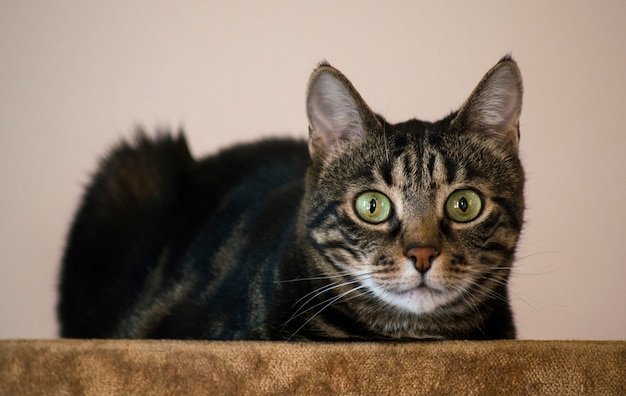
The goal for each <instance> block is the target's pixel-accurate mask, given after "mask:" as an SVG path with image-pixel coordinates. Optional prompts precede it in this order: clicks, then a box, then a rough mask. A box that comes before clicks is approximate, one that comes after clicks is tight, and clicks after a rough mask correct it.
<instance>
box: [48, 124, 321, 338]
mask: <svg viewBox="0 0 626 396" xmlns="http://www.w3.org/2000/svg"><path fill="white" fill-rule="evenodd" d="M308 161H309V159H308V151H307V146H306V143H304V142H303V141H299V140H291V139H269V140H264V141H260V142H256V143H251V144H245V145H238V146H234V147H232V148H228V149H225V150H222V151H220V152H218V153H217V154H214V155H211V156H208V157H206V158H203V159H200V160H195V159H194V158H193V157H192V155H191V154H190V152H189V149H188V147H187V143H186V141H185V138H184V137H183V136H182V135H180V136H178V137H172V136H171V135H168V134H166V135H161V136H158V137H156V138H148V137H146V136H145V134H138V135H137V137H136V138H135V140H134V141H133V142H132V143H128V142H123V143H121V144H119V145H118V146H117V147H115V148H114V149H113V150H112V151H111V152H110V154H109V155H108V156H106V157H105V158H104V159H103V160H102V162H101V163H100V165H99V168H98V170H97V172H96V173H95V175H94V176H93V178H92V181H91V183H90V184H89V185H88V187H87V189H86V192H85V195H84V197H83V200H82V204H81V206H80V208H79V210H78V213H77V215H76V218H75V220H74V223H73V224H72V227H71V230H70V233H69V236H68V242H67V247H66V251H65V255H64V258H63V269H62V274H61V285H60V289H61V294H60V301H59V307H58V309H59V316H60V318H61V323H62V329H61V332H62V335H63V336H65V337H77V338H83V337H106V336H110V335H111V334H112V333H114V332H115V327H116V325H117V324H118V323H119V321H120V320H122V319H123V318H124V317H125V316H126V315H127V313H128V312H129V310H131V309H132V307H133V305H134V304H135V303H136V301H137V299H138V298H139V297H138V296H139V295H140V293H139V291H141V290H142V289H143V288H144V287H145V286H146V279H147V278H148V276H149V274H150V273H152V272H154V269H155V267H156V266H157V265H158V264H159V262H162V261H163V260H164V259H165V257H167V260H168V261H169V262H171V265H172V266H176V265H177V262H180V261H181V259H180V258H182V257H185V256H186V255H188V254H189V252H188V250H189V249H190V247H191V246H192V244H193V242H194V240H197V239H198V238H199V237H201V233H205V232H206V230H207V229H214V230H219V229H222V230H226V229H228V228H229V227H231V226H232V224H234V223H236V222H237V219H238V217H239V216H241V214H242V213H244V212H246V210H248V209H249V207H250V204H251V203H255V202H257V203H258V202H264V200H267V196H268V194H272V193H273V192H275V191H277V190H281V189H285V188H287V187H286V186H289V185H294V184H295V185H296V186H295V187H292V188H291V190H293V191H300V190H301V188H300V187H298V186H297V185H298V184H302V183H303V181H304V173H305V172H306V167H307V165H308ZM287 189H289V188H287ZM298 194H299V193H297V192H296V193H295V195H296V197H295V199H297V195H298ZM282 195H289V194H282ZM291 195H294V194H293V193H292V194H291ZM280 196H281V195H280V194H279V195H278V196H277V197H275V198H277V199H280ZM285 200H286V203H281V206H283V207H284V205H291V206H294V205H297V203H296V202H293V200H294V197H291V198H287V199H285ZM270 207H271V205H270ZM276 215H279V214H276ZM204 253H205V254H209V253H210V252H204Z"/></svg>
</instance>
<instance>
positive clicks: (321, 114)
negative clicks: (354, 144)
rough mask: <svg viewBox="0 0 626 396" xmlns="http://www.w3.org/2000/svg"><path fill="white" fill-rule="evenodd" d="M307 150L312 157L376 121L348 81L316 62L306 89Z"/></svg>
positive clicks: (359, 135)
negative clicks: (317, 64)
mask: <svg viewBox="0 0 626 396" xmlns="http://www.w3.org/2000/svg"><path fill="white" fill-rule="evenodd" d="M306 107H307V116H308V118H309V151H310V153H311V157H312V158H313V159H314V160H315V159H317V158H320V157H322V156H324V155H325V154H326V153H327V152H329V151H330V150H333V149H335V148H336V147H337V146H338V145H339V144H340V143H341V142H346V141H352V140H357V139H362V138H363V137H365V135H366V134H367V132H368V131H370V130H371V129H372V128H375V127H376V126H380V123H379V122H378V120H377V119H376V116H375V115H374V113H373V112H372V111H371V110H370V109H369V107H368V106H367V105H366V104H365V102H364V101H363V99H362V98H361V96H360V95H359V93H358V92H357V91H356V90H355V89H354V87H353V86H352V84H351V83H350V81H348V79H347V78H346V77H345V76H344V75H343V74H341V72H339V71H338V70H337V69H335V68H333V67H332V66H330V65H327V64H322V65H321V66H319V67H318V68H317V69H315V71H314V72H313V74H312V75H311V78H310V80H309V87H308V90H307V101H306Z"/></svg>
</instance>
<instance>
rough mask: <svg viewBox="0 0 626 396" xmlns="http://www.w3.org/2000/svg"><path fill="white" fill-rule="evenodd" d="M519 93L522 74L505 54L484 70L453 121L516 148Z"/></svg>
mask: <svg viewBox="0 0 626 396" xmlns="http://www.w3.org/2000/svg"><path fill="white" fill-rule="evenodd" d="M522 95H523V85H522V75H521V73H520V71H519V68H518V67H517V64H516V63H515V61H514V60H513V59H512V58H511V57H510V56H506V57H504V58H502V59H501V60H500V62H498V63H497V64H496V65H495V66H494V67H493V68H492V69H491V70H489V72H487V74H485V76H484V77H483V79H482V80H481V82H480V83H479V84H478V86H477V87H476V88H475V89H474V92H472V94H471V95H470V97H469V99H468V100H467V101H466V102H465V104H464V105H463V107H461V110H459V112H458V114H457V116H456V117H455V119H454V121H453V123H454V124H456V125H457V126H459V127H461V129H462V130H465V131H471V132H478V133H483V134H485V135H486V136H487V137H489V138H491V139H494V140H495V141H496V142H497V143H499V144H500V145H501V146H503V147H509V148H511V149H512V150H514V151H517V149H518V144H519V118H520V115H521V111H522Z"/></svg>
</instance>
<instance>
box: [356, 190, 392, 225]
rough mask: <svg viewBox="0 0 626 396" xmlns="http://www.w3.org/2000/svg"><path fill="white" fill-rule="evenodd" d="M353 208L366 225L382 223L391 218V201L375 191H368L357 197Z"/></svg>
mask: <svg viewBox="0 0 626 396" xmlns="http://www.w3.org/2000/svg"><path fill="white" fill-rule="evenodd" d="M354 206H355V209H356V213H357V214H358V215H359V217H360V218H361V219H363V220H365V221H367V222H368V223H372V224H378V223H382V222H383V221H385V220H387V219H389V216H391V201H390V200H389V198H387V197H386V196H385V195H384V194H381V193H379V192H377V191H368V192H366V193H363V194H361V195H359V196H358V197H357V198H356V201H355V202H354Z"/></svg>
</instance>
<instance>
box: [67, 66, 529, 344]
mask: <svg viewBox="0 0 626 396" xmlns="http://www.w3.org/2000/svg"><path fill="white" fill-rule="evenodd" d="M521 96H522V83H521V76H520V74H519V70H518V68H517V66H516V64H515V62H514V61H513V60H512V59H510V58H509V57H506V58H504V59H502V60H501V61H500V62H499V63H498V64H497V65H496V66H495V67H494V68H493V69H492V70H490V71H489V72H488V73H487V75H486V76H485V77H484V78H483V80H482V81H481V82H480V84H479V85H478V87H477V88H476V89H475V91H474V92H473V93H472V95H470V98H469V99H468V100H467V101H466V103H465V104H464V105H463V106H462V107H461V109H460V110H459V111H458V112H455V113H453V114H451V115H449V116H447V117H445V118H444V119H442V120H440V121H437V122H434V123H430V122H424V121H419V120H409V121H406V122H403V123H399V124H390V123H388V122H387V121H385V120H384V119H383V118H382V117H380V116H378V115H375V114H374V113H373V112H372V111H371V110H370V109H369V108H368V106H367V105H366V104H365V102H364V101H363V100H362V98H361V97H360V95H359V94H358V93H357V91H356V90H355V89H354V87H353V86H352V85H351V84H350V82H349V81H348V80H347V79H346V78H345V77H344V76H343V75H342V74H341V73H340V72H339V71H337V70H336V69H334V68H332V67H331V66H329V65H327V64H322V65H320V67H318V68H317V69H316V70H315V71H314V72H313V74H312V76H311V79H310V82H309V90H308V94H307V110H308V115H309V124H310V137H309V142H308V143H307V142H304V141H299V140H288V139H284V140H283V139H274V140H265V141H261V142H257V143H252V144H247V145H240V146H236V147H233V148H230V149H226V150H223V151H221V152H219V153H217V154H216V155H213V156H209V157H207V158H204V159H200V160H195V159H193V158H192V156H191V155H190V153H189V150H188V148H187V145H186V142H185V139H184V137H183V136H182V135H179V136H178V137H171V136H170V135H167V134H165V135H161V136H159V137H157V138H155V139H149V138H147V137H145V135H144V134H142V133H140V134H138V136H137V138H136V139H135V141H134V142H132V143H123V144H121V145H119V146H118V147H116V148H115V149H114V150H113V151H112V152H111V154H110V155H109V156H108V157H106V158H105V159H104V160H103V161H102V163H101V165H100V168H99V170H98V172H97V173H96V175H95V176H94V178H93V181H92V183H91V184H90V186H89V187H88V189H87V191H86V194H85V197H84V199H83V202H82V205H81V207H80V209H79V211H78V213H77V216H76V218H75V220H74V223H73V225H72V228H71V231H70V234H69V238H68V244H67V248H66V251H65V255H64V257H63V268H62V274H61V283H60V302H59V309H58V313H59V318H60V322H61V333H62V336H64V337H75V338H106V337H113V338H179V339H220V340H235V339H260V340H400V339H498V338H514V337H515V327H514V324H513V317H512V313H511V309H510V306H509V298H508V293H507V281H508V277H509V274H510V269H511V266H512V264H513V260H514V255H515V248H516V244H517V240H518V238H519V234H520V231H521V227H522V223H523V210H524V200H523V186H524V174H523V170H522V167H521V164H520V161H519V158H518V140H519V128H518V125H519V114H520V111H521ZM464 188H471V189H472V190H475V191H476V192H478V193H479V195H480V198H481V201H482V209H481V212H480V214H479V215H478V217H476V218H475V219H473V220H472V221H469V222H466V223H459V222H456V221H454V220H452V219H451V218H449V216H447V215H446V211H445V210H444V206H445V202H446V200H447V199H448V197H449V196H450V194H451V193H452V192H454V191H456V190H458V189H464ZM364 191H378V192H381V193H383V194H385V195H386V196H387V197H389V198H390V201H391V203H392V205H393V208H392V212H391V215H390V217H389V218H388V219H387V220H385V221H384V222H381V223H379V224H372V223H368V222H364V221H362V220H361V218H359V215H358V214H357V213H356V210H355V206H354V205H355V203H354V202H355V198H356V197H357V196H359V194H361V193H363V192H364ZM416 247H417V248H422V247H428V248H429V249H431V250H432V251H433V252H435V253H433V255H432V256H430V257H429V259H428V260H429V262H428V265H427V266H426V267H425V268H426V269H425V270H424V268H421V269H420V270H416V269H415V268H417V266H415V265H414V264H415V258H414V257H412V256H411V255H410V254H409V253H407V252H409V251H410V250H411V249H412V248H416ZM411 260H413V261H411ZM411 263H413V264H411ZM414 267H415V268H414ZM419 282H425V283H424V284H423V285H422V286H421V287H418V286H419V285H420V284H421V283H419ZM425 285H426V286H425ZM400 287H402V288H403V290H404V289H407V290H408V291H407V292H406V295H407V296H410V297H407V300H406V302H402V303H397V302H396V301H398V299H403V298H404V297H402V296H404V294H402V293H404V292H402V293H400V292H398V293H400V294H398V296H400V297H397V296H396V297H394V293H395V290H396V289H398V288H400ZM420 296H425V297H424V299H425V300H424V302H423V304H422V302H421V300H420ZM430 296H432V298H431V297H430ZM427 300H428V301H427ZM402 301H405V300H402ZM439 302H441V304H440V303H439ZM413 303H415V307H413V306H412V305H410V304H413ZM403 304H404V305H403ZM407 304H408V305H407Z"/></svg>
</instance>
